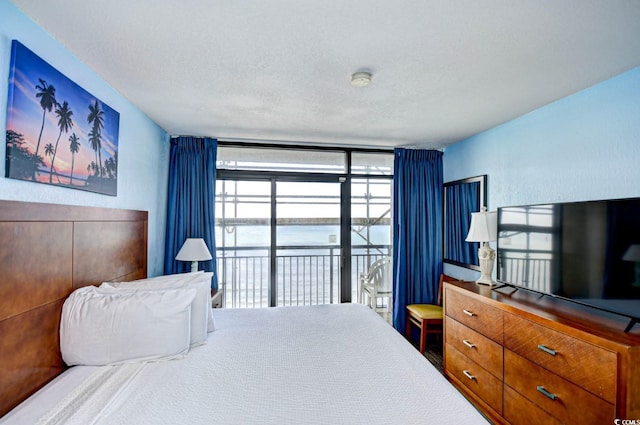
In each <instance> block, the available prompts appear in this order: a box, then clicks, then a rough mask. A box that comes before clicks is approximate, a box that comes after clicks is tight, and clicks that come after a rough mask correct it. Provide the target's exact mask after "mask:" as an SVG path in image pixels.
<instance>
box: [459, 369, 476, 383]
mask: <svg viewBox="0 0 640 425" xmlns="http://www.w3.org/2000/svg"><path fill="white" fill-rule="evenodd" d="M462 373H464V376H466V377H467V378H469V379H471V380H472V381H477V379H476V377H475V376H473V375H472V374H471V372H469V371H468V370H463V371H462Z"/></svg>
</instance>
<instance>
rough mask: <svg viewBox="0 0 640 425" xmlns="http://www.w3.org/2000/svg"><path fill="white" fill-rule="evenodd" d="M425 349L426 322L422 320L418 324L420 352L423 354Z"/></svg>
mask: <svg viewBox="0 0 640 425" xmlns="http://www.w3.org/2000/svg"><path fill="white" fill-rule="evenodd" d="M426 349H427V322H426V321H424V320H423V321H422V324H421V326H420V352H421V353H422V354H424V352H425V351H426Z"/></svg>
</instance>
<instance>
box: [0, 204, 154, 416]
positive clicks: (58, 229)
mask: <svg viewBox="0 0 640 425" xmlns="http://www.w3.org/2000/svg"><path fill="white" fill-rule="evenodd" d="M147 221H148V213H147V212H146V211H131V210H118V209H107V208H93V207H77V206H69V205H53V204H40V203H30V202H15V201H0V416H3V415H4V414H5V413H6V412H8V411H9V410H11V409H12V408H13V407H15V406H16V405H17V404H19V403H20V402H21V401H22V400H24V399H25V398H27V397H28V396H30V395H31V394H33V393H34V392H35V391H37V390H38V389H39V388H41V387H42V386H44V385H45V384H46V383H47V382H49V381H50V380H52V379H53V378H55V377H56V376H57V375H59V374H60V373H61V372H63V371H64V369H65V365H64V363H63V361H62V358H61V356H60V348H59V346H60V339H59V334H58V329H59V325H60V315H61V311H62V304H63V302H64V300H65V299H66V298H67V296H68V295H69V294H70V293H71V292H72V291H73V290H74V289H77V288H80V287H82V286H87V285H93V284H100V283H101V282H103V281H111V280H133V279H140V278H145V277H147Z"/></svg>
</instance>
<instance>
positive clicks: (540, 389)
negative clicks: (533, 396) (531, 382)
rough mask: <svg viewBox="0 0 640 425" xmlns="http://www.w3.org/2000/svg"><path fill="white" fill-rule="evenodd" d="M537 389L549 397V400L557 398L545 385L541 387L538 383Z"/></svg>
mask: <svg viewBox="0 0 640 425" xmlns="http://www.w3.org/2000/svg"><path fill="white" fill-rule="evenodd" d="M538 391H540V392H541V393H542V394H544V395H545V396H547V397H549V398H550V399H551V400H555V399H557V398H558V396H557V395H555V394H553V393H550V392H549V391H547V389H546V388H545V387H543V386H542V385H538Z"/></svg>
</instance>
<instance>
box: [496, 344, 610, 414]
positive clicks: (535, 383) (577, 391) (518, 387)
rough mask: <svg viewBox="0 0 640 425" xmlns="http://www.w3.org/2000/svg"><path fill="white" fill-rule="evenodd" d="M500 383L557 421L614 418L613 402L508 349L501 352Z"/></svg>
mask: <svg viewBox="0 0 640 425" xmlns="http://www.w3.org/2000/svg"><path fill="white" fill-rule="evenodd" d="M504 384H505V385H508V386H509V387H511V388H513V389H514V390H515V391H517V392H518V393H520V394H521V395H522V396H523V397H525V398H527V399H529V400H530V401H531V402H533V403H534V404H536V405H537V406H539V407H540V408H542V409H543V410H545V411H546V412H548V413H550V414H551V415H552V416H554V417H556V418H558V419H559V420H560V422H564V423H576V424H606V423H613V420H614V419H615V408H614V405H613V404H611V403H608V402H606V401H604V400H602V399H601V398H599V397H596V396H595V395H593V394H591V393H590V392H588V391H586V390H584V389H582V388H580V387H579V386H578V385H575V384H573V383H571V382H569V381H567V380H566V379H564V378H562V377H560V376H558V375H556V374H554V373H551V372H549V371H547V370H545V369H544V368H542V367H540V366H538V365H536V364H534V363H532V362H530V361H528V360H526V359H525V358H523V357H521V356H519V355H517V354H515V353H513V352H512V351H510V350H505V352H504ZM545 392H546V394H545Z"/></svg>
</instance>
